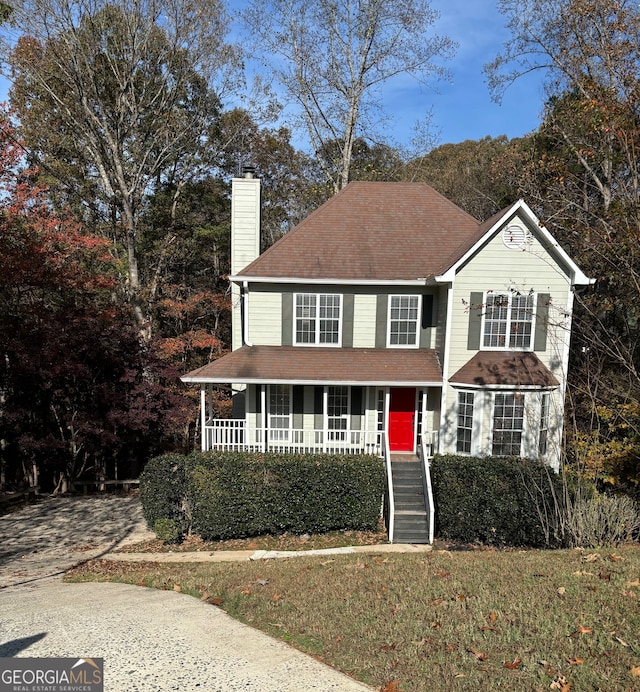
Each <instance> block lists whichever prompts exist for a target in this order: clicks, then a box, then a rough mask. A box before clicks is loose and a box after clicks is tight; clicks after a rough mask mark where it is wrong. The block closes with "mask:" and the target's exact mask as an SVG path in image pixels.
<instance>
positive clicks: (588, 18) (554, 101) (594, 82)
mask: <svg viewBox="0 0 640 692" xmlns="http://www.w3.org/2000/svg"><path fill="white" fill-rule="evenodd" d="M499 9H500V11H501V12H502V13H503V14H504V15H505V16H506V17H507V19H508V28H509V29H510V31H511V38H510V39H509V40H508V41H507V42H506V43H505V45H504V49H503V51H502V53H501V54H500V55H499V56H498V57H497V58H496V59H495V60H494V61H493V62H492V63H490V64H488V65H486V66H485V72H486V73H487V75H488V77H489V87H490V89H491V91H492V93H493V96H494V98H495V99H496V100H499V99H500V98H501V96H502V94H503V93H504V91H505V89H506V88H507V87H508V86H509V85H510V84H511V83H513V82H514V81H515V80H517V79H519V78H521V77H522V76H524V75H526V74H528V73H530V72H532V71H538V70H542V71H544V72H545V74H546V78H547V81H546V86H547V90H548V95H549V97H550V101H549V103H548V106H547V113H546V121H547V123H548V124H550V125H552V126H553V127H554V128H555V130H556V132H557V133H558V134H559V135H560V137H561V138H562V140H563V142H564V145H565V146H566V147H567V148H568V149H569V150H570V151H571V153H572V155H573V156H574V157H575V158H576V160H577V161H578V162H579V163H580V165H581V167H582V168H583V170H584V171H585V173H586V175H587V176H588V178H589V181H590V183H591V184H592V185H594V186H595V189H597V191H598V194H599V196H600V199H601V203H602V206H603V207H604V209H605V211H606V210H607V209H608V208H609V206H610V205H611V203H612V199H613V195H614V189H616V188H617V189H618V191H619V192H620V191H622V192H623V193H625V194H626V193H630V195H631V196H635V197H637V192H638V189H640V178H639V177H638V167H637V153H636V148H637V141H636V137H632V138H631V139H630V138H629V134H630V132H631V131H633V130H635V128H636V123H637V119H638V116H639V115H640V111H639V108H638V103H640V81H639V80H638V61H639V60H640V9H639V6H638V3H636V2H630V1H629V0H501V1H500V2H499ZM567 95H569V97H570V98H567ZM558 99H562V101H559V100H558ZM596 139H597V141H596ZM623 159H624V161H623ZM616 166H617V168H618V172H622V171H624V177H623V178H622V177H620V176H619V175H618V176H617V175H616V170H615V169H616ZM620 184H622V185H623V187H622V188H620V187H619V186H620ZM629 198H630V197H629Z"/></svg>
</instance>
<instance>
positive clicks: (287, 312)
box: [282, 293, 293, 346]
mask: <svg viewBox="0 0 640 692" xmlns="http://www.w3.org/2000/svg"><path fill="white" fill-rule="evenodd" d="M282 345H283V346H292V345H293V293H283V294H282Z"/></svg>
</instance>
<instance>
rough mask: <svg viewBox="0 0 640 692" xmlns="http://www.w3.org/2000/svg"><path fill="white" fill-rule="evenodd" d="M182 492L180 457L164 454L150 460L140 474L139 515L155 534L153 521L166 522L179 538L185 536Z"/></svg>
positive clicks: (187, 525)
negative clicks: (168, 522)
mask: <svg viewBox="0 0 640 692" xmlns="http://www.w3.org/2000/svg"><path fill="white" fill-rule="evenodd" d="M186 492H187V485H186V475H185V457H184V456H183V455H182V454H164V455H162V456H159V457H155V458H153V459H150V460H149V461H148V462H147V464H146V466H145V467H144V470H143V472H142V473H141V474H140V499H141V502H142V512H143V514H144V518H145V520H146V522H147V525H148V526H149V528H150V529H152V530H154V531H155V527H156V522H157V521H158V520H165V519H166V520H170V521H172V522H174V525H175V527H176V530H177V531H178V534H179V536H182V535H184V534H186V533H187V532H188V531H189V528H190V516H189V515H190V513H189V509H188V505H187V504H186ZM158 538H161V536H158ZM163 540H164V539H163Z"/></svg>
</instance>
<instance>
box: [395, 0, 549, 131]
mask: <svg viewBox="0 0 640 692" xmlns="http://www.w3.org/2000/svg"><path fill="white" fill-rule="evenodd" d="M496 5H497V2H496V0H431V6H432V7H433V8H434V9H436V10H438V11H439V12H440V19H439V21H438V22H437V24H436V31H437V32H438V33H439V34H443V35H447V36H449V37H450V38H452V39H454V40H455V41H456V42H457V43H458V49H457V52H456V56H455V58H454V59H453V60H452V61H450V62H448V63H446V66H447V67H448V68H449V69H450V71H451V72H452V77H451V80H450V81H449V82H444V81H440V82H439V83H437V85H436V86H435V90H426V89H424V88H422V89H421V88H419V86H418V85H416V83H415V82H414V81H412V80H405V81H404V84H403V85H398V86H396V87H394V88H392V89H390V90H389V95H388V103H389V104H394V103H395V104H397V103H403V104H404V106H403V108H402V109H394V110H397V111H398V112H397V114H396V116H397V127H398V129H399V131H402V130H405V129H411V127H412V124H413V123H414V122H415V120H416V119H417V118H419V117H422V116H423V114H424V112H425V111H426V110H428V109H429V108H431V111H432V120H431V124H432V128H433V129H434V131H435V134H437V135H438V140H439V143H440V144H445V143H449V142H454V143H455V142H462V141H464V140H466V139H474V140H477V139H481V138H483V137H486V136H487V135H490V136H492V137H497V136H499V135H503V134H505V135H507V136H508V137H509V138H512V137H520V136H522V135H524V134H527V133H529V132H531V131H532V130H535V129H536V128H537V127H538V125H539V123H540V113H541V111H542V107H543V104H544V93H543V89H542V86H541V81H540V75H537V74H533V75H529V76H527V77H525V78H521V80H520V81H518V82H516V83H515V84H513V85H512V86H511V87H510V88H509V89H508V90H507V92H506V94H505V96H504V98H503V100H502V103H501V104H500V105H499V104H496V103H493V102H492V101H491V97H490V95H489V90H488V87H487V84H486V79H485V76H484V74H483V73H482V68H483V65H484V64H485V63H487V62H490V61H491V60H493V59H494V58H495V57H496V55H497V54H498V53H499V52H500V50H501V47H502V44H503V43H504V41H505V40H506V39H507V38H508V37H509V34H508V31H507V29H506V27H505V23H506V21H505V18H504V17H503V16H502V15H500V14H499V13H498V11H497V9H496ZM390 107H391V105H390ZM398 139H400V137H398Z"/></svg>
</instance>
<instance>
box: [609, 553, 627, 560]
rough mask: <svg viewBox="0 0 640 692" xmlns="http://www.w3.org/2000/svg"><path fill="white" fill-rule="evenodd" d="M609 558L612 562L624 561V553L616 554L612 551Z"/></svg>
mask: <svg viewBox="0 0 640 692" xmlns="http://www.w3.org/2000/svg"><path fill="white" fill-rule="evenodd" d="M609 559H610V560H611V562H622V561H623V560H624V558H623V557H622V555H616V554H615V553H611V555H609Z"/></svg>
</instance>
